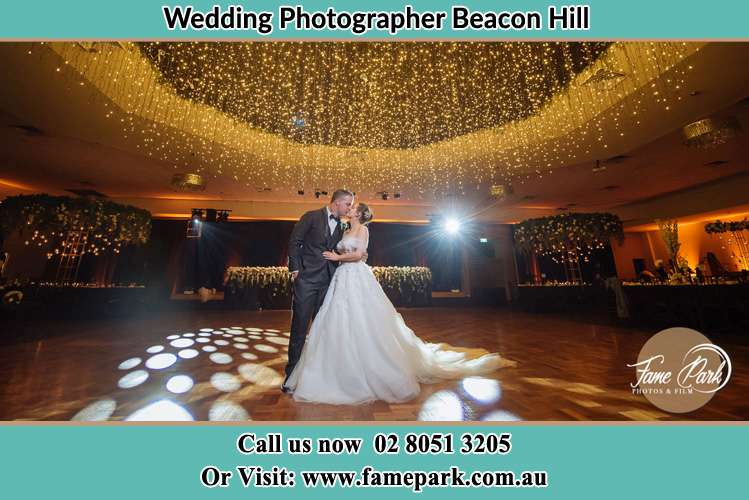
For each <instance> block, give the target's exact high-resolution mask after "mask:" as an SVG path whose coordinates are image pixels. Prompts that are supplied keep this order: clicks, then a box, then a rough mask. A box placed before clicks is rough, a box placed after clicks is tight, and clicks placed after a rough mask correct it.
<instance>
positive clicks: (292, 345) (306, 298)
mask: <svg viewBox="0 0 749 500" xmlns="http://www.w3.org/2000/svg"><path fill="white" fill-rule="evenodd" d="M329 285H330V282H328V281H323V282H321V283H314V282H309V281H308V280H306V279H304V278H301V277H298V278H297V279H295V280H294V298H293V303H292V306H291V332H290V333H291V338H290V339H289V362H288V364H287V365H286V376H287V377H288V376H289V375H291V372H292V371H294V367H295V366H296V364H297V362H298V361H299V357H300V356H301V355H302V349H304V342H305V340H306V339H307V330H308V329H309V324H310V321H312V319H313V318H314V317H315V315H316V314H317V311H319V310H320V306H322V303H323V300H324V299H325V293H326V292H327V291H328V286H329Z"/></svg>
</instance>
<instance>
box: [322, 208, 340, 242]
mask: <svg viewBox="0 0 749 500" xmlns="http://www.w3.org/2000/svg"><path fill="white" fill-rule="evenodd" d="M325 212H327V214H328V227H330V235H331V236H332V235H333V233H335V229H336V228H337V227H338V221H337V220H335V219H331V218H330V216H331V215H333V214H332V213H331V212H330V207H328V206H326V207H325Z"/></svg>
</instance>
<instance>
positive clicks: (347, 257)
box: [322, 226, 369, 262]
mask: <svg viewBox="0 0 749 500" xmlns="http://www.w3.org/2000/svg"><path fill="white" fill-rule="evenodd" d="M361 231H362V232H361V233H359V234H361V236H363V238H364V245H363V246H362V248H363V249H362V250H355V251H353V252H350V253H344V254H337V253H335V252H323V254H322V256H323V257H325V258H326V259H327V260H332V261H335V262H359V261H361V260H364V261H366V257H367V256H368V254H367V247H369V229H368V228H367V227H366V226H364V227H363V228H362V229H361Z"/></svg>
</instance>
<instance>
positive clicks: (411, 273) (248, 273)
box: [224, 267, 432, 297]
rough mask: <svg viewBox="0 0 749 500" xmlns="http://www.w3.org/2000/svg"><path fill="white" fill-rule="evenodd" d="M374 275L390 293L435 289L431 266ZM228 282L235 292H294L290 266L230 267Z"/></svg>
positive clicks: (382, 270)
mask: <svg viewBox="0 0 749 500" xmlns="http://www.w3.org/2000/svg"><path fill="white" fill-rule="evenodd" d="M372 272H373V273H374V275H375V278H377V281H379V283H380V285H381V286H382V288H383V289H384V290H385V291H386V292H387V291H394V292H398V293H400V294H401V295H408V296H410V295H412V294H414V293H416V294H424V293H427V292H428V291H430V290H431V287H432V271H431V270H430V269H429V268H428V267H373V268H372ZM224 283H225V284H226V286H227V287H228V288H229V289H230V290H231V291H232V292H234V293H236V292H237V291H240V290H245V289H248V288H261V289H267V290H268V291H269V292H270V293H271V295H273V296H274V297H275V296H280V295H285V294H289V293H291V274H290V273H289V270H288V268H286V267H229V268H227V270H226V274H225V276H224Z"/></svg>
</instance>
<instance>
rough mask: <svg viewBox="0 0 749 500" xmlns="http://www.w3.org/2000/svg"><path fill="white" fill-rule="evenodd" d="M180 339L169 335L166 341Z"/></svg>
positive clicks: (177, 336)
mask: <svg viewBox="0 0 749 500" xmlns="http://www.w3.org/2000/svg"><path fill="white" fill-rule="evenodd" d="M178 338H179V335H169V336H168V337H167V338H166V339H167V340H174V339H178Z"/></svg>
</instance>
